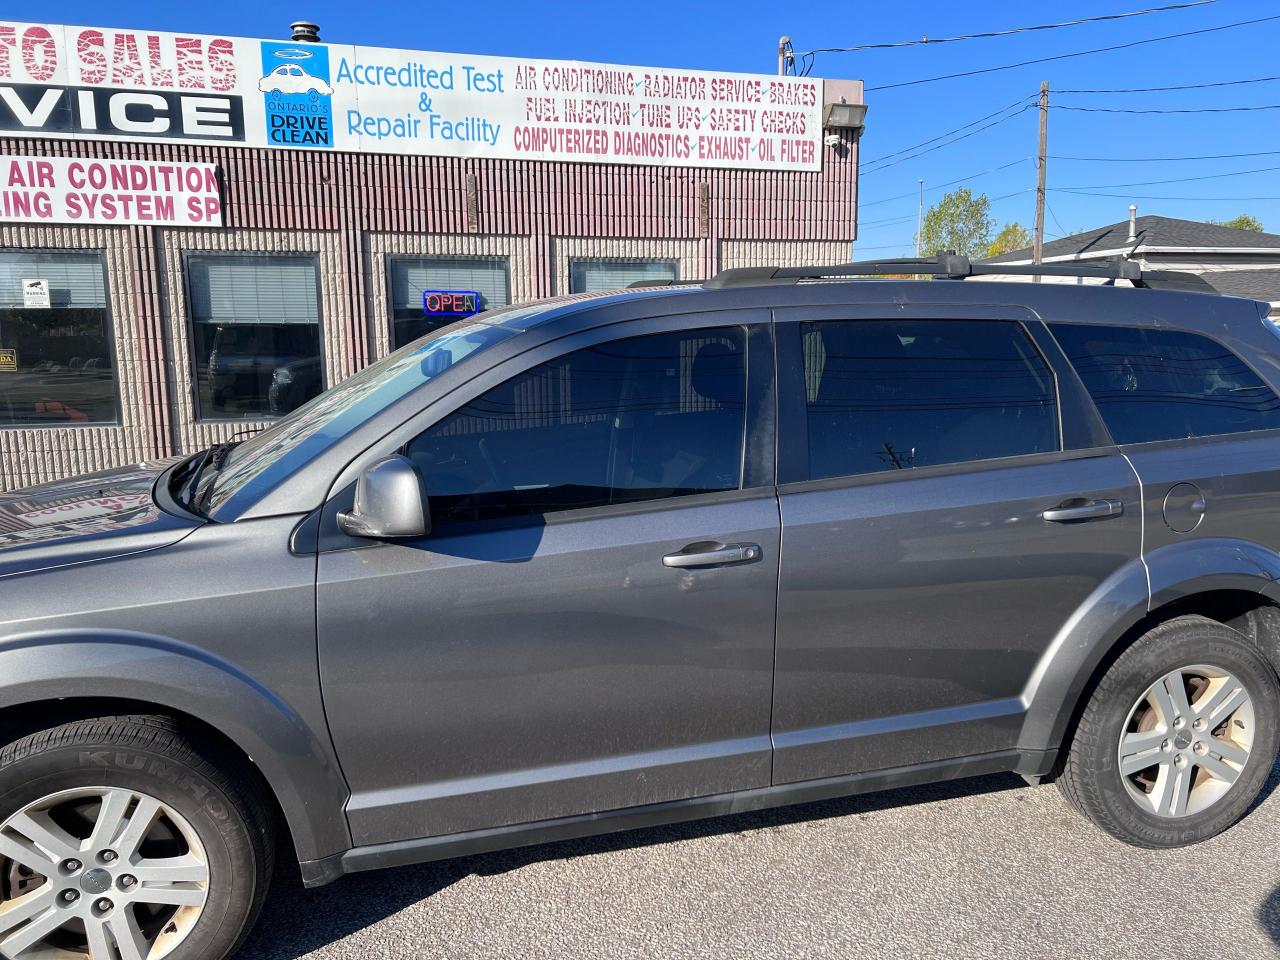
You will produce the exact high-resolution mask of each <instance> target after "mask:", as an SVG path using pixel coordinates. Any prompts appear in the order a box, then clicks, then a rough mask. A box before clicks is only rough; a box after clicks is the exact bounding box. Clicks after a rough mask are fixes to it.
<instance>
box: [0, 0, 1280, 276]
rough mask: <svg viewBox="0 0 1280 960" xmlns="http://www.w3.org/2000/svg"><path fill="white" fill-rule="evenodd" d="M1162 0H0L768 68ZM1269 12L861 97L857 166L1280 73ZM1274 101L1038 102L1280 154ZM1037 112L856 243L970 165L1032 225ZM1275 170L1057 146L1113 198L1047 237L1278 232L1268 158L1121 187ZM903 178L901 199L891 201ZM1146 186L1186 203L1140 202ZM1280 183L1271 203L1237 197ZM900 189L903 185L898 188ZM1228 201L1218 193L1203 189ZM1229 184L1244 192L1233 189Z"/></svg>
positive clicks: (876, 194)
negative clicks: (970, 127)
mask: <svg viewBox="0 0 1280 960" xmlns="http://www.w3.org/2000/svg"><path fill="white" fill-rule="evenodd" d="M1167 2H1169V0H1153V2H1151V3H1148V2H1147V0H1075V2H1072V3H1069V4H1065V3H1058V4H1029V3H1025V2H1024V3H1012V2H970V3H956V2H954V0H950V2H945V3H944V2H918V3H909V2H908V3H896V4H894V3H890V4H880V3H876V4H873V3H850V2H848V0H844V2H826V0H807V2H805V3H796V4H787V3H778V2H773V3H763V2H756V0H736V2H734V3H732V4H723V3H715V4H712V3H699V2H695V0H684V2H670V0H647V2H645V3H643V4H631V5H621V4H613V3H603V2H594V3H587V2H581V3H574V2H567V0H564V2H545V0H544V2H535V0H526V2H505V0H488V2H484V3H452V4H436V3H433V4H429V5H428V4H422V5H417V4H413V5H410V4H388V3H363V4H359V3H356V4H352V3H336V2H330V0H303V2H301V3H297V4H292V3H291V4H287V5H284V4H266V3H261V2H257V3H251V2H244V0H222V2H220V3H217V4H211V5H208V6H206V5H180V4H174V3H171V2H165V3H159V2H149V0H132V2H131V3H129V4H128V5H127V6H126V5H119V6H108V7H105V8H104V7H103V6H102V4H101V3H96V2H95V3H89V2H84V0H61V2H59V3H57V4H53V5H50V4H49V3H47V2H46V3H35V2H30V0H9V2H8V3H7V4H6V6H5V11H4V16H5V17H6V18H12V19H16V20H32V21H49V20H54V21H57V22H62V23H72V24H90V25H104V26H123V27H142V28H152V29H158V30H180V31H192V32H198V33H225V34H235V35H241V36H251V37H272V36H285V35H287V31H288V24H289V22H290V21H292V20H294V19H299V18H307V19H312V20H315V21H316V22H318V23H319V24H320V25H321V33H322V36H323V37H324V39H326V40H330V41H333V42H343V43H357V44H369V45H377V46H392V47H404V48H411V49H422V50H445V51H465V52H473V53H486V54H495V55H509V56H527V57H545V58H565V59H580V60H599V61H607V62H614V63H633V64H652V65H655V66H680V67H692V68H703V69H714V70H734V71H746V72H761V73H772V72H774V71H775V70H776V61H777V53H776V51H777V40H778V37H779V36H780V35H782V34H788V35H790V36H791V38H792V41H793V44H794V46H795V48H796V49H797V50H801V51H803V50H809V49H812V48H815V47H824V46H849V45H853V44H860V43H872V42H892V41H900V40H910V39H918V38H920V37H921V36H930V37H945V36H952V35H956V34H964V33H974V32H981V31H985V30H999V29H1005V28H1008V27H1014V26H1025V25H1028V24H1035V23H1047V22H1053V21H1058V20H1070V19H1077V18H1081V17H1087V16H1096V15H1100V14H1107V13H1118V12H1125V11H1130V10H1136V9H1140V8H1142V7H1143V6H1159V5H1163V4H1164V3H1167ZM1276 14H1280V2H1276V0H1218V2H1216V3H1212V4H1209V5H1206V6H1201V7H1197V8H1194V9H1190V10H1181V11H1174V12H1168V13H1161V14H1155V15H1151V16H1142V17H1134V18H1131V19H1127V20H1121V21H1112V22H1106V23H1098V24H1090V25H1084V26H1079V27H1071V28H1066V29H1061V30H1052V31H1042V32H1038V33H1030V34H1022V35H1020V36H1016V37H1009V38H998V39H987V40H974V41H968V42H963V43H954V44H941V45H933V46H926V47H916V48H908V49H903V50H885V51H865V52H861V53H856V54H823V55H819V56H818V57H817V58H816V61H815V63H814V67H813V75H814V76H822V77H841V78H855V79H861V80H864V81H866V83H867V85H868V86H869V87H872V86H877V85H882V84H894V83H899V82H902V81H908V80H915V79H919V78H923V77H931V76H936V75H938V74H946V73H953V72H958V71H963V70H971V69H975V68H980V67H987V66H995V65H1000V64H1006V63H1013V62H1016V61H1020V60H1027V59H1032V58H1036V57H1046V56H1053V55H1056V54H1062V53H1069V52H1073V51H1078V50H1086V49H1090V48H1094V47H1102V46H1111V45H1115V44H1122V43H1126V42H1130V41H1133V40H1140V39H1144V38H1148V37H1155V36H1161V35H1165V34H1171V33H1181V32H1184V31H1189V30H1197V29H1203V28H1205V27H1211V26H1215V25H1219V24H1226V23H1232V22H1235V21H1239V20H1249V19H1253V18H1257V17H1265V16H1269V15H1276ZM1277 50H1280V20H1275V21H1272V22H1270V23H1263V24H1257V25H1254V26H1249V27H1242V28H1237V29H1232V30H1224V31H1220V32H1217V33H1209V34H1205V35H1201V36H1196V37H1189V38H1185V39H1178V40H1170V41H1166V42H1162V43H1151V44H1146V45H1143V46H1138V47H1134V48H1132V49H1129V50H1122V51H1117V52H1113V53H1103V54H1098V55H1094V56H1086V57H1079V58H1074V59H1067V60H1060V61H1057V62H1055V63H1048V64H1040V65H1034V66H1027V67H1021V68H1018V69H1015V70H1008V71H1004V72H999V73H990V74H986V75H981V76H976V77H968V78H963V79H957V80H947V81H942V82H938V83H928V84H920V85H915V86H907V87H901V88H898V89H889V90H883V91H872V92H869V93H868V94H867V102H868V104H869V105H870V111H869V114H868V117H867V131H866V133H865V135H864V137H863V141H862V149H863V159H864V163H866V162H867V161H871V160H873V159H874V158H878V157H881V156H883V155H886V154H894V153H896V152H897V151H900V150H902V149H903V148H905V147H910V146H912V145H913V144H917V143H920V142H922V141H926V140H929V139H931V138H933V137H936V136H938V135H939V134H942V133H945V132H947V131H949V130H952V129H954V128H957V127H960V126H961V125H962V124H966V123H968V122H969V121H972V120H976V119H978V118H979V117H982V116H984V115H987V114H991V113H993V112H994V111H997V110H999V109H1000V108H1002V107H1005V106H1006V105H1008V104H1010V103H1012V102H1014V101H1016V100H1019V99H1020V98H1022V97H1024V96H1031V95H1034V94H1035V93H1036V92H1037V91H1038V89H1039V84H1040V81H1041V80H1048V81H1049V83H1050V86H1051V88H1056V89H1064V90H1065V89H1072V88H1124V87H1158V86H1172V85H1177V84H1190V83H1205V82H1211V81H1222V80H1240V79H1253V78H1257V77H1267V76H1272V75H1280V63H1278V62H1277V59H1276V55H1277ZM1053 100H1054V102H1055V103H1062V104H1073V105H1080V106H1098V107H1133V108H1143V109H1151V108H1163V109H1169V108H1188V107H1226V106H1230V107H1238V106H1252V105H1267V104H1280V81H1277V82H1270V83H1259V84H1250V85H1244V86H1235V87H1222V88H1218V89H1209V90H1185V91H1173V92H1167V93H1144V94H1123V95H1122V94H1107V95H1079V94H1078V95H1068V94H1062V95H1056V94H1055V95H1054V97H1053ZM1278 124H1280V110H1257V111H1253V112H1233V113H1222V114H1212V113H1208V114H1206V113H1199V114H1167V115H1162V114H1111V113H1086V112H1075V111H1066V110H1055V111H1053V113H1052V114H1051V116H1050V128H1049V154H1050V156H1051V158H1052V157H1132V158H1150V157H1179V156H1191V155H1205V154H1235V153H1246V152H1254V151H1258V152H1261V151H1268V150H1277V151H1280V135H1278V133H1277V125H1278ZM1035 137H1036V116H1035V111H1032V110H1029V111H1026V112H1024V113H1021V114H1020V115H1018V116H1016V117H1014V118H1013V119H1010V120H1008V121H1006V122H1002V123H1000V124H998V125H997V126H994V127H992V128H991V129H989V130H986V131H983V132H981V133H978V134H976V135H974V136H972V137H969V138H967V139H964V140H962V141H960V142H958V143H956V144H955V145H954V146H948V147H946V148H943V149H939V150H935V151H933V152H930V153H928V154H925V155H923V156H920V157H918V158H916V159H912V160H909V161H907V162H903V163H898V164H896V165H894V166H892V167H887V168H885V169H883V170H878V171H875V172H872V171H873V170H875V165H874V164H867V166H868V170H867V172H866V173H865V175H864V178H863V180H862V205H863V206H862V210H861V222H862V227H861V230H860V239H859V241H858V244H857V250H859V251H861V252H864V253H866V254H868V255H875V256H893V255H898V254H905V253H909V252H910V249H911V243H912V237H913V235H914V232H915V209H916V204H915V198H914V191H915V190H916V188H917V181H918V180H919V179H921V178H923V179H924V180H925V189H926V191H927V192H926V197H925V199H926V206H927V205H928V204H929V202H931V201H933V200H936V199H937V198H938V197H940V196H941V194H942V192H943V191H942V190H931V189H930V188H931V186H932V185H936V184H943V183H946V182H947V181H952V180H957V179H960V178H962V177H968V176H970V175H971V174H979V173H983V172H984V171H991V170H995V168H998V167H1003V169H999V170H995V172H993V173H989V174H987V175H984V176H981V177H978V178H976V179H973V180H971V181H969V182H968V183H967V184H965V185H967V186H969V187H971V188H972V189H974V190H975V191H976V192H985V193H987V194H988V196H990V197H992V198H993V199H994V198H996V197H1003V196H1005V195H1006V194H1013V196H1009V197H1008V198H1006V199H1002V200H998V201H996V202H994V204H993V208H992V213H993V215H994V216H995V217H996V219H997V221H998V222H1000V223H1003V222H1005V221H1007V220H1020V221H1021V222H1022V223H1024V224H1025V225H1027V226H1028V227H1030V225H1031V220H1032V210H1033V193H1032V191H1031V190H1030V188H1031V187H1033V186H1034V183H1035V170H1034V167H1033V165H1032V163H1031V160H1030V158H1031V156H1032V155H1033V154H1034V151H1035ZM1265 167H1277V168H1280V153H1277V154H1275V155H1274V156H1256V157H1241V158H1237V159H1218V160H1200V161H1181V162H1176V161H1160V162H1083V161H1077V160H1059V159H1051V160H1050V162H1049V167H1048V176H1049V186H1050V188H1051V189H1053V188H1058V189H1060V188H1064V187H1097V188H1098V189H1096V190H1094V191H1093V192H1097V193H1112V194H1119V196H1114V197H1096V196H1084V195H1080V194H1073V193H1060V192H1051V193H1050V194H1049V209H1050V210H1051V212H1052V215H1051V216H1050V217H1048V218H1047V226H1046V233H1047V235H1048V236H1050V237H1052V236H1055V235H1059V234H1062V233H1067V232H1074V231H1076V230H1079V229H1085V228H1088V227H1093V226H1097V225H1101V224H1105V223H1111V222H1115V221H1118V220H1122V219H1124V218H1125V217H1126V216H1127V215H1128V205H1129V203H1130V201H1131V199H1132V201H1133V202H1136V203H1137V204H1138V205H1139V212H1140V213H1147V214H1163V215H1166V216H1173V217H1185V218H1188V219H1209V218H1217V219H1223V218H1229V217H1232V216H1235V215H1236V214H1238V213H1245V212H1247V213H1252V214H1254V215H1255V216H1257V217H1259V218H1260V219H1261V220H1262V221H1263V223H1264V225H1265V226H1266V227H1267V228H1268V229H1269V230H1272V231H1275V232H1277V233H1280V177H1278V174H1280V170H1273V171H1267V172H1261V173H1254V174H1249V175H1244V176H1231V177H1223V178H1220V179H1211V180H1201V181H1192V182H1189V183H1169V184H1163V185H1158V186H1133V187H1127V186H1120V187H1112V186H1110V185H1112V184H1130V183H1135V182H1139V181H1144V182H1145V181H1152V180H1174V179H1179V178H1186V177H1197V176H1205V175H1209V174H1220V173H1229V172H1234V171H1245V170H1256V169H1258V168H1265ZM902 194H912V196H906V197H900V195H902ZM1148 196H1152V197H1161V198H1164V197H1169V198H1196V199H1147V197H1148ZM1258 197H1273V198H1277V199H1269V200H1261V199H1243V198H1258ZM891 198H898V199H891ZM1198 198H1228V199H1198ZM1235 198H1241V199H1235Z"/></svg>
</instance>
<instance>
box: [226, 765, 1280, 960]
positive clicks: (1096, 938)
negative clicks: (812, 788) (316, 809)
mask: <svg viewBox="0 0 1280 960" xmlns="http://www.w3.org/2000/svg"><path fill="white" fill-rule="evenodd" d="M1277 784H1280V767H1278V768H1277V770H1276V771H1273V773H1272V777H1271V780H1270V782H1269V784H1268V787H1267V795H1266V799H1265V800H1264V801H1263V802H1262V804H1261V805H1260V806H1259V807H1258V809H1256V810H1255V811H1254V812H1253V814H1252V815H1251V816H1250V817H1249V819H1248V820H1246V821H1245V822H1244V823H1243V824H1242V825H1240V826H1237V827H1236V828H1235V829H1233V830H1231V831H1229V832H1228V833H1227V834H1225V835H1223V836H1221V837H1218V838H1217V839H1215V840H1212V841H1210V842H1208V843H1205V844H1201V845H1200V846H1198V847H1193V848H1191V849H1189V850H1182V851H1172V852H1167V853H1163V852H1161V853H1156V852H1150V851H1142V850H1135V849H1132V848H1129V847H1126V846H1123V845H1121V844H1119V843H1117V842H1115V841H1113V840H1111V839H1110V838H1108V837H1106V836H1104V835H1103V834H1101V833H1099V832H1097V831H1096V830H1094V829H1093V828H1092V827H1090V826H1089V825H1088V824H1086V823H1085V822H1083V821H1081V820H1080V819H1078V818H1077V817H1076V816H1075V814H1073V813H1072V812H1071V811H1070V810H1069V809H1067V807H1066V806H1065V804H1064V803H1063V801H1062V800H1061V799H1060V798H1059V796H1058V792H1057V790H1056V789H1055V788H1054V787H1038V788H1029V787H1026V786H1024V785H1023V784H1022V781H1021V780H1019V779H1017V778H1015V777H988V778H983V779H980V780H972V781H965V782H961V783H953V784H944V785H940V786H934V787H927V788H916V789H910V790H897V791H893V792H890V793H883V794H875V795H870V796H865V797H858V798H853V799H850V800H844V801H832V802H828V803H822V804H815V805H810V806H806V807H799V808H792V809H788V810H780V811H772V812H767V813H761V814H749V815H743V816H739V817H729V818H723V819H718V820H713V821H705V822H702V823H695V824H689V825H684V826H678V827H668V828H662V829H654V830H647V831H639V832H632V833H627V834H623V835H620V836H615V837H605V838H599V839H593V840H589V841H579V842H572V843H560V844H556V845H553V846H547V847H540V848H532V849H528V850H522V851H515V852H510V853H503V854H490V855H485V856H479V857H471V858H468V859H465V860H457V861H452V862H446V863H440V864H429V865H426V866H421V867H407V868H401V869H398V870H392V871H385V872H382V873H370V874H364V875H361V876H353V877H347V878H345V879H343V880H341V881H339V882H338V883H336V884H333V885H331V886H329V887H325V888H323V889H320V890H315V891H310V892H306V891H302V890H300V889H289V888H288V887H287V886H285V885H283V884H282V885H281V887H280V888H277V889H276V890H275V891H274V892H273V893H272V895H271V897H270V899H269V900H268V903H267V907H266V910H265V912H264V915H263V918H262V922H261V924H260V925H259V928H258V930H257V931H256V933H255V934H254V935H253V937H252V938H251V940H250V941H249V943H248V944H247V945H246V947H245V949H244V951H243V952H242V954H241V957H242V958H243V960H250V958H254V960H258V958H261V960H295V958H300V957H317V958H319V957H323V958H342V960H363V958H375V957H377V958H390V957H395V958H406V957H414V958H418V957H421V958H428V957H430V958H472V957H476V958H479V957H485V958H490V957H493V958H499V957H500V958H513V960H515V958H519V960H527V958H537V957H556V958H561V957H572V958H586V957H611V958H612V957H654V958H661V957H680V958H685V957H726V958H727V957H734V958H743V957H753V958H754V957H842V958H850V957H999V958H1013V957H1037V958H1044V957H1055V958H1056V957H1108V958H1110V957H1116V958H1123V957H1134V958H1142V960H1153V958H1168V960H1174V958H1182V957H1187V958H1191V957H1195V958H1203V957H1205V956H1208V955H1214V956H1219V957H1223V958H1230V960H1235V958H1241V957H1280V947H1277V943H1280V858H1277V856H1276V849H1277V840H1278V839H1280V792H1276V791H1275V787H1276V786H1277Z"/></svg>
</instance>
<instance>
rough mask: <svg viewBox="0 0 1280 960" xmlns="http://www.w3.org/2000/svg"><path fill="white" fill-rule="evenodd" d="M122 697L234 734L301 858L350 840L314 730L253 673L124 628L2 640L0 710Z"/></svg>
mask: <svg viewBox="0 0 1280 960" xmlns="http://www.w3.org/2000/svg"><path fill="white" fill-rule="evenodd" d="M76 698H84V699H101V698H110V699H120V700H131V701H138V702H141V703H146V704H154V705H155V706H156V707H157V708H161V709H163V710H166V711H172V712H176V713H179V714H186V715H188V716H191V717H194V718H196V719H197V720H200V721H202V722H203V723H206V724H208V725H209V726H211V727H213V728H214V729H216V730H218V731H219V732H220V733H222V734H223V735H224V736H226V737H228V738H229V739H230V740H232V741H233V742H234V743H235V744H236V745H237V746H238V747H239V748H240V749H241V750H242V751H243V752H244V753H245V755H246V756H248V757H249V759H250V760H251V761H252V762H253V763H254V765H255V766H256V767H257V769H258V770H259V772H260V773H261V774H262V776H263V778H264V779H265V780H266V782H267V785H268V787H269V788H270V789H271V790H272V792H273V793H274V794H275V797H276V799H277V801H278V802H279V804H280V808H281V810H282V811H283V813H284V816H285V820H286V821H287V823H288V827H289V830H290V832H291V834H292V837H293V841H294V846H295V848H296V850H297V854H298V858H299V859H300V860H312V859H316V858H320V857H325V856H329V855H331V854H334V853H338V852H341V851H343V850H346V849H348V848H349V847H350V846H351V837H350V834H349V833H348V831H347V826H346V817H345V816H344V813H343V811H344V808H345V805H346V801H347V796H348V791H347V787H346V783H345V781H344V780H343V777H342V774H341V772H340V771H339V770H338V769H337V768H336V766H335V764H334V763H333V762H332V761H331V760H330V758H329V754H328V751H327V750H326V749H325V747H324V746H323V744H322V741H321V739H320V738H319V736H318V735H317V733H316V732H315V731H313V730H312V729H310V727H309V726H308V725H307V724H306V723H305V722H304V721H303V720H302V718H301V717H300V716H299V715H298V714H297V713H296V712H295V711H294V710H293V709H292V708H290V706H289V705H288V704H287V703H286V702H285V701H284V700H283V699H281V698H280V697H279V696H278V695H276V694H275V693H274V692H273V691H271V690H270V689H268V688H267V687H266V686H265V685H263V684H262V683H259V682H258V681H257V680H255V679H254V678H253V677H251V676H249V675H248V674H246V673H245V672H244V671H242V670H240V669H239V668H237V667H236V666H234V665H233V664H231V663H228V662H226V661H223V660H220V659H219V658H217V657H216V656H214V655H212V654H210V653H209V652H208V651H206V650H202V649H199V648H197V647H194V646H191V645H189V644H185V643H182V642H181V641H177V640H172V639H170V638H167V637H159V636H151V635H147V634H138V633H129V632H124V631H94V632H92V633H87V632H63V631H59V632H57V633H53V632H48V633H26V634H21V635H17V636H11V637H6V638H5V639H4V640H2V641H0V709H7V708H9V707H20V706H22V705H26V704H36V703H40V702H47V701H53V700H71V699H76Z"/></svg>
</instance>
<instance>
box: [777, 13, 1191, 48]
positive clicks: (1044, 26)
mask: <svg viewBox="0 0 1280 960" xmlns="http://www.w3.org/2000/svg"><path fill="white" fill-rule="evenodd" d="M1215 2H1216V0H1195V2H1192V3H1171V4H1168V5H1166V6H1163V7H1148V8H1147V9H1145V10H1134V11H1132V12H1130V13H1108V14H1103V15H1102V16H1097V17H1082V18H1081V19H1079V20H1066V21H1064V22H1062V23H1040V24H1036V25H1035V26H1032V27H1010V28H1009V29H1008V30H992V31H990V32H988V33H967V34H964V35H963V36H959V37H921V38H920V39H919V40H901V41H899V42H897V43H863V44H859V45H858V46H856V47H818V48H817V49H814V50H806V51H805V52H804V53H797V54H796V56H798V57H803V56H808V55H810V54H814V53H858V52H859V51H862V50H895V49H897V48H899V47H920V46H925V45H926V44H935V43H956V42H957V41H959V40H986V39H989V38H991V37H1010V36H1013V35H1014V34H1018V33H1030V32H1031V31H1033V30H1057V29H1060V28H1061V27H1078V26H1080V25H1081V24H1085V23H1099V22H1101V21H1103V20H1125V19H1127V18H1129V17H1143V16H1146V15H1147V14H1149V13H1167V12H1169V11H1171V10H1186V9H1188V8H1190V7H1203V6H1206V5H1207V4H1210V3H1215Z"/></svg>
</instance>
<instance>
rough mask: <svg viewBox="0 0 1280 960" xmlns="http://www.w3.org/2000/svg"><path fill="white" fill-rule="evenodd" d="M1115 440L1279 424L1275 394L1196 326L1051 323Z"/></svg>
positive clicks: (1165, 437) (1197, 434) (1205, 433)
mask: <svg viewBox="0 0 1280 960" xmlns="http://www.w3.org/2000/svg"><path fill="white" fill-rule="evenodd" d="M1051 329H1052V330H1053V335H1054V336H1055V337H1056V338H1057V340H1058V342H1059V343H1060V344H1061V345H1062V349H1063V350H1064V351H1065V352H1066V354H1067V356H1068V357H1070V358H1071V362H1072V364H1074V365H1075V368H1076V372H1077V373H1079V374H1080V379H1081V380H1083V381H1084V385H1085V387H1086V388H1088V390H1089V393H1090V394H1091V395H1092V397H1093V401H1094V403H1095V404H1097V407H1098V411H1099V412H1100V413H1101V414H1102V419H1103V420H1104V421H1105V422H1106V424H1107V429H1109V430H1110V431H1111V436H1112V438H1113V439H1114V440H1115V441H1116V442H1117V443H1143V442H1145V441H1148V440H1173V439H1176V438H1185V437H1205V436H1212V435H1214V434H1222V433H1242V432H1245V431H1249V430H1268V429H1271V428H1273V427H1280V401H1278V400H1277V398H1276V395H1275V393H1274V392H1273V391H1272V390H1271V388H1270V387H1268V386H1267V385H1266V384H1265V383H1263V382H1262V380H1261V379H1260V378H1259V377H1258V375H1257V374H1256V373H1254V372H1253V371H1252V370H1251V369H1249V367H1248V366H1246V364H1245V363H1244V361H1243V360H1241V359H1240V358H1239V357H1237V356H1236V355H1235V354H1234V353H1232V352H1231V351H1230V350H1228V349H1227V348H1226V347H1224V346H1223V345H1222V344H1220V343H1216V342H1215V341H1213V340H1210V339H1209V338H1208V337H1202V336H1199V335H1197V334H1194V333H1185V332H1183V331H1179V330H1156V329H1150V328H1143V327H1108V326H1097V325H1093V324H1066V323H1055V324H1052V325H1051Z"/></svg>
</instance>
